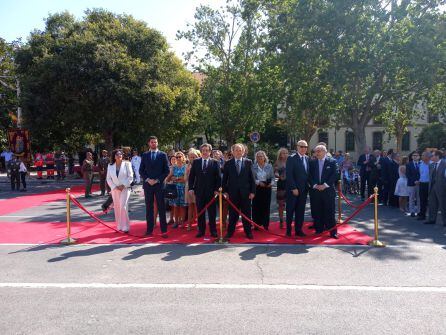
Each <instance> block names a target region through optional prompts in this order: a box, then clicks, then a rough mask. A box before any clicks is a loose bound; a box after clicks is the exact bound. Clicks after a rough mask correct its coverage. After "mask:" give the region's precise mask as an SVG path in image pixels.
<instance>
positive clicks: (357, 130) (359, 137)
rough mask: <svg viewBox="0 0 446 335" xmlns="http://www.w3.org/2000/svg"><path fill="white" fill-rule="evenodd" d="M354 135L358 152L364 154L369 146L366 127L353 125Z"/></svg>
mask: <svg viewBox="0 0 446 335" xmlns="http://www.w3.org/2000/svg"><path fill="white" fill-rule="evenodd" d="M350 128H352V130H353V133H354V134H355V146H356V150H355V151H356V152H357V153H358V154H360V153H362V151H363V150H364V148H365V147H366V145H367V141H366V136H365V126H364V125H360V124H355V125H351V127H350Z"/></svg>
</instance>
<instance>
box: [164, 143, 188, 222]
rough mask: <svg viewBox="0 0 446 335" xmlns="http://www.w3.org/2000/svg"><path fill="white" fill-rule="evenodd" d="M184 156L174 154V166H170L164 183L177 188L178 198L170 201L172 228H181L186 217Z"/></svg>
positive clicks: (178, 153)
mask: <svg viewBox="0 0 446 335" xmlns="http://www.w3.org/2000/svg"><path fill="white" fill-rule="evenodd" d="M185 175H186V156H185V155H184V154H183V153H182V152H181V151H178V152H177V153H175V165H173V166H171V168H170V173H169V175H168V176H167V178H166V182H172V183H174V184H175V186H176V187H177V193H178V196H177V198H176V199H173V200H171V205H172V206H173V213H174V214H173V215H174V224H173V226H172V228H177V227H178V226H180V227H181V226H182V225H183V223H184V220H185V217H186V208H187V202H186V198H185V187H186V177H185Z"/></svg>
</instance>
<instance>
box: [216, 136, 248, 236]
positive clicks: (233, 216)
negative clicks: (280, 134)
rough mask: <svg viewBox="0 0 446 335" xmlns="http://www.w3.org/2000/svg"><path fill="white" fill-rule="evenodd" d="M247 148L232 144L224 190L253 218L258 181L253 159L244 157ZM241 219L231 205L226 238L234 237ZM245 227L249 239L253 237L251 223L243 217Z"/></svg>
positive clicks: (224, 176)
mask: <svg viewBox="0 0 446 335" xmlns="http://www.w3.org/2000/svg"><path fill="white" fill-rule="evenodd" d="M244 153H245V148H244V146H243V144H234V145H233V146H232V155H233V156H234V158H232V159H231V160H229V161H227V162H226V164H225V166H224V168H223V182H222V186H223V192H225V193H226V195H227V196H229V199H230V200H231V201H232V202H233V203H234V204H235V205H236V206H237V208H239V209H240V210H241V212H242V213H243V214H245V215H246V216H247V217H249V218H251V201H252V199H254V196H255V192H256V182H255V177H254V173H253V171H252V161H251V160H250V159H248V158H245V157H243V155H244ZM238 219H239V214H238V213H237V212H236V211H235V210H234V209H233V208H232V207H230V209H229V225H228V231H227V234H226V236H225V238H227V239H229V238H231V237H232V235H233V234H234V231H235V226H236V224H237V221H238ZM242 222H243V229H244V231H245V234H246V237H247V238H248V239H253V236H252V232H251V224H250V223H249V222H248V221H247V220H246V219H244V218H243V219H242Z"/></svg>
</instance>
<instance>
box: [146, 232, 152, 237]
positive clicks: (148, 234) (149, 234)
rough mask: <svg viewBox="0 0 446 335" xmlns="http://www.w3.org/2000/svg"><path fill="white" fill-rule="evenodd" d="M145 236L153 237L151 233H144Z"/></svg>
mask: <svg viewBox="0 0 446 335" xmlns="http://www.w3.org/2000/svg"><path fill="white" fill-rule="evenodd" d="M145 236H153V233H149V232H146V235H145Z"/></svg>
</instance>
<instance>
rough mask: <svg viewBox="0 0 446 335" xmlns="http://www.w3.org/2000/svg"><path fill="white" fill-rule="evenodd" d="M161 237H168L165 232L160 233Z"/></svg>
mask: <svg viewBox="0 0 446 335" xmlns="http://www.w3.org/2000/svg"><path fill="white" fill-rule="evenodd" d="M161 237H162V238H168V237H169V235H167V233H162V234H161Z"/></svg>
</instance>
